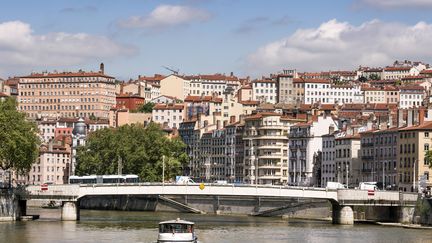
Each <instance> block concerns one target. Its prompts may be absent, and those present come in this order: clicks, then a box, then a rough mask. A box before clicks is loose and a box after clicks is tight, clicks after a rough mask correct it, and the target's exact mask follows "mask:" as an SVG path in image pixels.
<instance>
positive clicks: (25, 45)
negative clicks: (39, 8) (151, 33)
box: [0, 21, 136, 74]
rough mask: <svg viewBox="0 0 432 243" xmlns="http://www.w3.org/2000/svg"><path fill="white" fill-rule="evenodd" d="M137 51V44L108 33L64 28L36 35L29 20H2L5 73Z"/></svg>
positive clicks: (0, 39)
mask: <svg viewBox="0 0 432 243" xmlns="http://www.w3.org/2000/svg"><path fill="white" fill-rule="evenodd" d="M135 52H136V49H135V48H133V47H129V46H125V45H121V44H118V43H116V42H114V41H112V40H110V39H109V38H107V37H104V36H95V35H89V34H85V33H77V34H70V33H64V32H58V33H49V34H45V35H36V34H34V33H33V31H32V29H31V26H30V25H29V24H27V23H24V22H21V21H12V22H4V23H0V67H1V69H0V72H1V73H3V74H4V72H6V71H9V72H11V71H12V72H13V71H16V70H19V69H20V68H37V67H60V66H66V65H81V64H84V63H88V62H92V61H95V60H103V59H105V58H107V59H108V58H113V57H121V56H128V55H132V54H134V53H135Z"/></svg>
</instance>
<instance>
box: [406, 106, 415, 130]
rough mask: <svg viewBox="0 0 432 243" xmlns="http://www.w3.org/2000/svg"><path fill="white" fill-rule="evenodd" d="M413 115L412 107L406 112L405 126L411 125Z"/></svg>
mask: <svg viewBox="0 0 432 243" xmlns="http://www.w3.org/2000/svg"><path fill="white" fill-rule="evenodd" d="M413 115H414V112H413V110H412V109H408V114H407V127H411V126H412V125H413V119H412V118H413Z"/></svg>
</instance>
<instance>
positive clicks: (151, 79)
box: [138, 74, 165, 81]
mask: <svg viewBox="0 0 432 243" xmlns="http://www.w3.org/2000/svg"><path fill="white" fill-rule="evenodd" d="M164 78H165V76H164V75H161V74H155V75H154V76H153V77H147V76H138V80H140V81H161V80H162V79H164Z"/></svg>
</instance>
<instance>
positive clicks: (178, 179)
mask: <svg viewBox="0 0 432 243" xmlns="http://www.w3.org/2000/svg"><path fill="white" fill-rule="evenodd" d="M191 183H192V184H193V183H195V182H194V181H193V180H192V179H191V178H190V177H189V176H176V184H191Z"/></svg>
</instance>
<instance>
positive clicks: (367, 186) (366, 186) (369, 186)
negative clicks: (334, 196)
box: [359, 182, 378, 191]
mask: <svg viewBox="0 0 432 243" xmlns="http://www.w3.org/2000/svg"><path fill="white" fill-rule="evenodd" d="M376 184H377V183H376V182H360V184H359V189H360V190H373V191H377V190H378V187H377V185H376Z"/></svg>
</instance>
